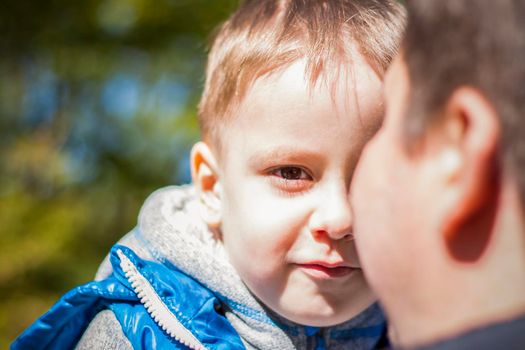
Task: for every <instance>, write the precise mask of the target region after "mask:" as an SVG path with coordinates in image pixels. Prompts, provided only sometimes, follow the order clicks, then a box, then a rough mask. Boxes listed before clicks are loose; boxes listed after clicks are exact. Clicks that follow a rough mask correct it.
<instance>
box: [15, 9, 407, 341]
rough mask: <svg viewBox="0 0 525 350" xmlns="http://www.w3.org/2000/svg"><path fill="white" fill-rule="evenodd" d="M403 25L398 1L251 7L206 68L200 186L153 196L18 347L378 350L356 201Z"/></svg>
mask: <svg viewBox="0 0 525 350" xmlns="http://www.w3.org/2000/svg"><path fill="white" fill-rule="evenodd" d="M402 22H403V11H402V8H401V7H400V6H399V5H398V4H397V3H396V2H395V1H394V0H384V1H379V0H370V1H363V0H361V1H357V0H341V1H314V0H310V1H305V0H303V1H299V0H284V1H277V0H275V1H260V0H248V1H246V2H244V3H243V4H242V5H241V7H240V8H239V9H238V10H237V11H236V12H235V13H234V14H233V15H232V16H231V17H230V19H229V20H228V21H227V22H226V23H225V24H224V25H223V26H222V27H221V28H220V31H219V32H218V35H217V37H216V38H215V41H214V44H213V47H212V49H211V52H210V54H209V62H208V67H207V79H206V83H205V89H204V93H203V96H202V100H201V103H200V108H199V118H200V124H201V130H202V137H203V141H202V142H199V143H197V144H196V145H194V147H193V150H192V154H191V168H192V178H193V184H192V185H191V186H186V187H170V188H165V189H161V190H159V191H157V192H155V193H154V194H153V195H151V196H150V198H149V199H148V200H147V201H146V203H145V204H144V206H143V208H142V210H141V213H140V216H139V222H138V226H137V228H136V229H135V230H133V231H132V232H131V233H130V234H128V235H127V236H126V237H125V238H124V239H123V240H122V241H121V242H120V245H117V246H115V247H114V248H113V249H112V252H111V254H110V257H109V259H108V260H107V261H106V262H105V263H103V265H102V266H101V269H100V270H99V273H98V275H97V280H98V282H92V283H89V284H87V285H84V286H81V287H78V288H77V289H75V290H73V291H71V292H70V293H68V294H66V295H65V296H64V297H63V298H62V300H61V301H60V302H58V303H57V304H56V305H55V306H54V307H53V309H52V310H51V311H50V312H48V313H47V314H45V315H44V316H43V317H42V318H41V319H40V320H38V321H37V322H36V323H35V324H34V325H33V326H32V327H31V328H30V329H29V330H27V331H26V332H25V333H24V334H23V335H22V336H20V337H19V338H18V339H17V340H16V341H15V343H14V344H13V348H14V349H22V348H31V349H37V348H48V347H51V348H61V349H67V348H72V347H75V346H76V348H77V349H87V348H106V349H107V348H112V349H130V348H140V349H142V348H144V349H150V348H162V349H164V348H185V347H190V348H193V349H243V348H248V349H314V348H315V349H325V348H327V349H342V348H345V349H372V348H377V347H380V346H381V345H380V344H381V342H382V341H384V339H382V338H384V334H385V322H384V318H383V316H382V314H381V312H380V310H379V308H378V307H377V305H376V304H374V301H375V299H374V296H373V294H372V293H371V292H370V290H369V288H368V285H367V283H366V281H365V279H364V277H363V273H362V271H361V269H360V264H359V259H358V256H357V253H356V250H355V246H354V243H353V236H352V221H353V219H352V217H351V214H350V208H349V202H348V196H349V187H350V182H351V179H352V173H353V170H354V168H355V166H356V163H357V161H358V158H359V155H360V152H361V149H362V148H363V146H364V144H365V143H366V141H367V140H368V139H369V138H370V137H371V136H372V134H373V133H374V132H375V130H376V129H377V128H378V127H379V125H380V123H381V119H382V113H383V106H382V102H381V101H382V75H383V72H384V71H385V68H386V67H387V65H388V63H389V62H390V60H391V58H392V56H393V55H394V53H395V51H396V45H397V42H398V38H399V36H400V33H401V30H402ZM86 327H87V329H86Z"/></svg>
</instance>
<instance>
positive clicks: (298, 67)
mask: <svg viewBox="0 0 525 350" xmlns="http://www.w3.org/2000/svg"><path fill="white" fill-rule="evenodd" d="M308 69H309V67H308V66H307V60H306V59H304V58H303V59H299V60H296V61H294V62H292V63H291V64H289V65H287V66H284V67H280V68H279V69H276V70H273V71H270V72H268V73H266V74H264V75H262V76H260V77H258V78H257V79H256V80H255V81H254V82H253V83H252V84H251V86H250V87H249V88H248V89H247V91H246V94H244V96H243V98H242V99H241V100H240V102H239V103H238V104H237V106H236V107H235V109H236V110H235V111H233V115H237V116H240V117H242V115H244V114H246V113H249V112H250V111H253V108H256V107H257V105H258V104H264V105H265V106H269V107H270V108H271V107H272V106H274V107H275V108H287V106H288V107H289V105H290V104H288V103H287V102H288V101H289V99H290V98H293V99H297V98H300V99H302V100H304V101H305V102H306V103H311V102H312V101H314V100H318V99H321V98H326V97H329V98H330V101H331V102H332V103H333V104H334V105H336V106H337V107H338V109H341V108H348V107H355V105H357V104H358V103H359V101H357V99H358V98H366V96H362V95H363V91H365V90H370V89H371V88H372V90H373V89H374V88H375V89H377V90H378V91H380V90H381V89H382V81H381V79H382V77H380V76H379V75H378V74H377V73H376V71H375V70H374V69H373V68H372V67H371V65H370V64H368V62H367V61H366V60H365V59H364V58H363V56H362V55H360V54H359V53H355V54H353V55H352V57H351V58H349V60H348V62H347V63H346V64H337V65H332V66H328V67H326V68H325V69H324V70H323V71H321V72H319V76H318V77H316V79H315V80H312V79H311V76H310V72H308ZM348 112H351V111H348V110H343V114H345V113H348Z"/></svg>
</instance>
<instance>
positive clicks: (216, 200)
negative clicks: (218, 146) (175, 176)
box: [190, 141, 222, 229]
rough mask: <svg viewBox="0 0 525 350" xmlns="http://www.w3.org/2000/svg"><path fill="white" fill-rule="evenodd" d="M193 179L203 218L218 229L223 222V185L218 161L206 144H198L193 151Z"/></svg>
mask: <svg viewBox="0 0 525 350" xmlns="http://www.w3.org/2000/svg"><path fill="white" fill-rule="evenodd" d="M190 166H191V177H192V181H193V184H194V186H195V188H196V190H197V194H198V196H199V199H200V202H201V216H202V218H203V220H204V221H205V222H206V223H207V224H208V226H210V228H212V229H218V228H219V226H220V224H221V220H222V213H221V184H220V181H219V175H218V168H217V160H216V158H215V155H214V154H213V152H212V150H211V149H210V147H209V146H208V145H207V144H206V143H205V142H202V141H201V142H197V143H196V144H195V145H193V147H192V149H191V156H190Z"/></svg>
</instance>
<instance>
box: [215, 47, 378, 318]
mask: <svg viewBox="0 0 525 350" xmlns="http://www.w3.org/2000/svg"><path fill="white" fill-rule="evenodd" d="M352 70H353V71H352V72H349V73H348V74H340V78H339V80H338V82H337V90H336V94H335V103H334V99H333V97H332V96H331V95H330V88H329V87H328V86H329V85H327V84H324V83H320V84H318V86H317V87H316V88H315V89H314V90H313V91H309V90H308V88H307V83H306V80H305V75H304V72H305V67H304V64H303V62H296V63H295V64H293V65H291V66H290V67H288V68H286V69H284V70H283V71H280V72H276V73H273V74H270V75H268V76H265V77H262V78H260V79H258V80H257V81H256V82H255V84H254V86H253V87H252V88H251V89H250V90H249V91H248V93H247V95H246V97H245V98H244V100H243V102H242V103H241V105H240V106H239V109H238V115H236V116H235V118H234V119H233V121H232V122H230V123H229V124H228V125H227V126H226V127H225V128H224V131H223V133H222V135H221V136H222V144H223V149H222V152H221V156H220V163H219V165H218V181H219V184H220V187H221V194H220V203H221V212H222V223H221V231H222V237H223V241H224V245H225V248H226V250H227V252H228V254H229V257H230V259H231V262H232V264H233V265H234V266H235V268H236V269H237V271H238V272H239V274H240V276H241V277H242V279H243V281H244V282H245V283H246V285H247V286H248V287H249V289H250V290H251V291H252V293H254V294H255V295H256V296H257V297H258V298H259V299H260V300H261V301H262V302H263V303H264V304H265V305H266V306H268V307H269V308H271V309H272V310H273V311H275V312H277V313H278V314H280V315H281V316H284V317H285V318H287V319H289V320H292V321H294V322H297V323H300V324H304V325H311V326H329V325H334V324H338V323H341V322H344V321H346V320H349V319H350V318H352V317H353V316H355V315H357V314H358V313H360V312H361V311H362V310H364V309H365V308H366V307H368V306H369V305H370V304H371V303H372V302H373V301H374V296H373V295H372V293H371V291H370V290H369V287H368V285H367V283H366V281H365V279H364V277H363V272H362V270H361V267H360V266H361V265H360V263H359V258H358V255H357V252H356V249H355V245H354V242H353V236H352V233H353V217H352V216H351V211H350V207H349V195H350V193H349V190H350V183H351V181H352V176H353V173H354V169H355V166H356V164H357V161H358V159H359V155H360V153H361V150H362V149H363V146H364V145H365V143H366V141H367V140H368V139H369V138H370V137H371V136H372V134H373V133H374V131H375V130H376V128H377V127H378V126H379V123H380V122H381V117H382V113H383V110H382V102H381V96H382V91H381V89H382V82H381V80H380V78H379V77H378V76H377V75H376V74H375V73H374V71H373V70H372V69H371V68H370V67H369V66H368V64H366V63H365V62H364V60H363V59H362V57H360V56H358V57H356V58H355V64H354V65H353V67H352Z"/></svg>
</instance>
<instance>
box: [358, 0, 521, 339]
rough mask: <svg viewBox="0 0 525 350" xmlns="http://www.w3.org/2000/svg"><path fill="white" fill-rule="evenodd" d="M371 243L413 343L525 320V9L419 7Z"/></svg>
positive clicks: (399, 62) (514, 2) (381, 151)
mask: <svg viewBox="0 0 525 350" xmlns="http://www.w3.org/2000/svg"><path fill="white" fill-rule="evenodd" d="M407 7H408V12H409V17H408V24H407V30H406V36H405V39H404V43H403V46H402V52H401V54H400V55H399V56H398V57H397V59H396V60H395V61H394V63H393V65H392V66H391V68H390V70H389V72H388V74H387V77H386V86H385V97H386V105H387V106H386V117H385V122H384V124H383V126H382V128H381V130H380V131H379V132H378V134H377V135H376V136H375V138H374V139H373V140H372V141H371V142H370V143H369V145H368V146H367V148H366V149H365V152H364V154H363V157H362V159H361V163H360V165H359V167H358V170H357V175H356V178H355V181H354V184H353V189H352V190H353V198H352V199H353V207H354V210H355V217H356V218H355V220H356V222H355V230H356V239H357V246H358V249H359V251H360V256H361V260H362V263H363V265H364V268H365V271H366V273H367V277H368V279H369V281H370V283H371V285H372V287H373V288H374V289H375V291H376V293H377V294H378V296H379V298H380V299H381V300H382V302H383V305H384V307H385V309H386V312H387V314H388V316H389V318H390V320H391V322H392V324H393V327H394V329H395V332H396V333H397V337H398V340H399V342H400V343H401V344H402V345H409V346H412V345H418V344H424V343H429V342H432V341H434V340H436V339H440V338H446V337H451V336H453V335H456V334H458V333H461V332H464V331H467V330H469V329H473V328H476V327H480V326H483V325H487V324H490V323H493V322H497V321H501V320H505V319H511V318H513V317H516V316H518V315H520V314H524V313H525V229H524V227H525V225H524V211H523V204H524V203H525V202H524V200H525V176H524V174H525V118H523V115H522V113H523V111H524V110H525V64H524V62H525V35H524V34H525V2H523V1H520V0H501V1H492V0H441V1H415V0H414V1H407Z"/></svg>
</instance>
